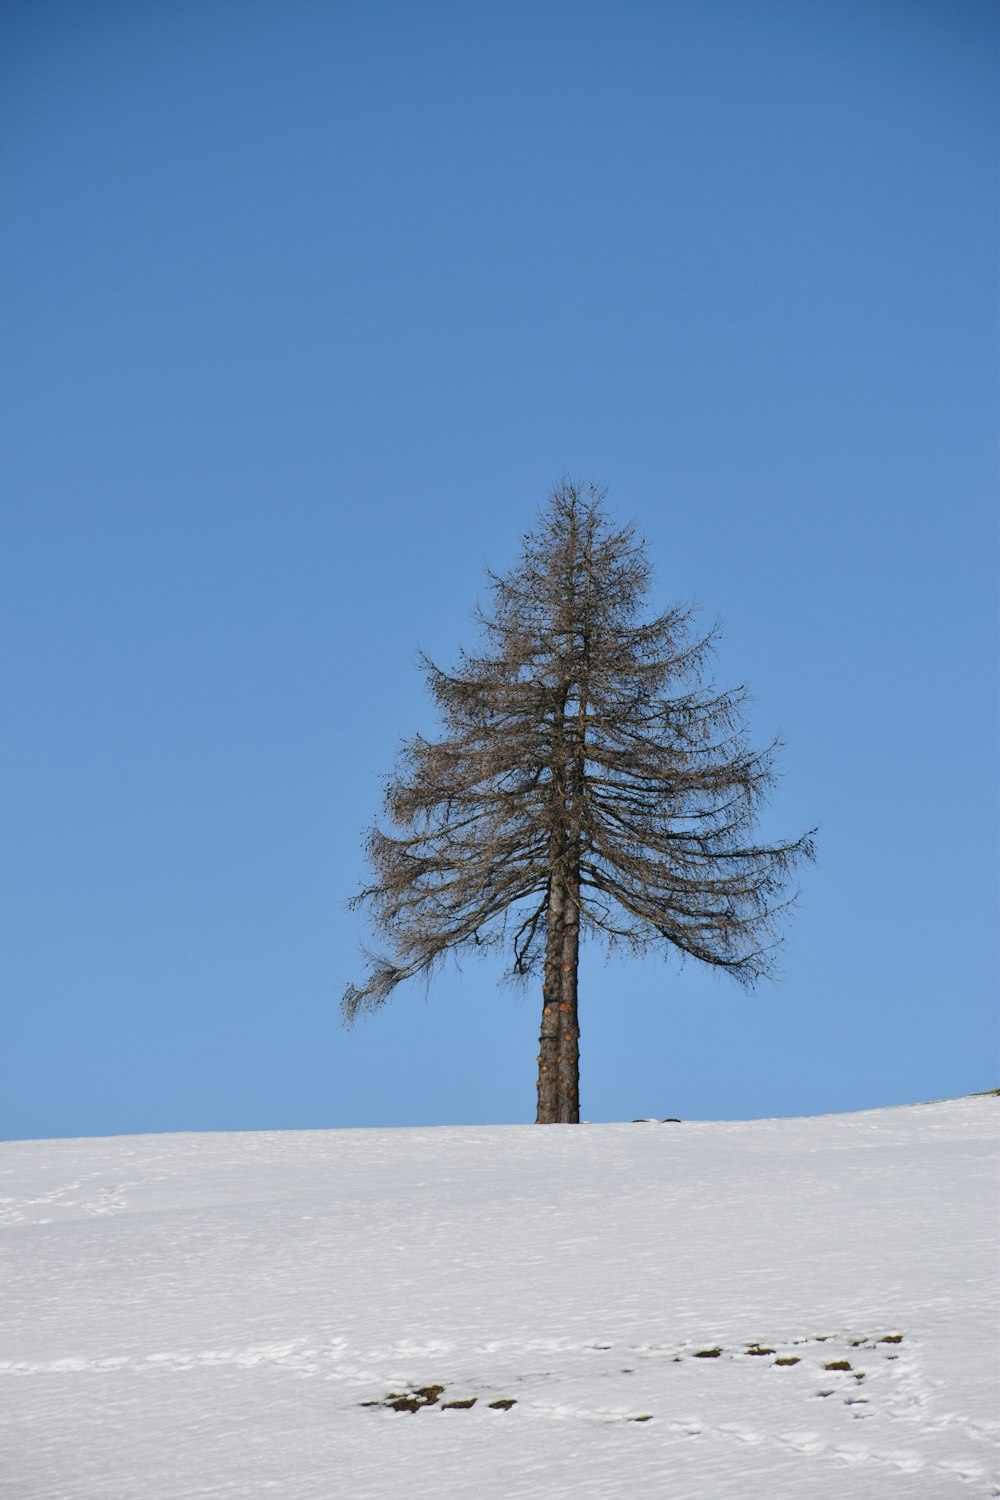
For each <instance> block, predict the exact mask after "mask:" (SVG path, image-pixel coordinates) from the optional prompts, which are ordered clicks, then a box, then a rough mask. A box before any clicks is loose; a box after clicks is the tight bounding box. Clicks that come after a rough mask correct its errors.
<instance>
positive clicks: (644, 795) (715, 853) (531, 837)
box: [343, 482, 812, 1124]
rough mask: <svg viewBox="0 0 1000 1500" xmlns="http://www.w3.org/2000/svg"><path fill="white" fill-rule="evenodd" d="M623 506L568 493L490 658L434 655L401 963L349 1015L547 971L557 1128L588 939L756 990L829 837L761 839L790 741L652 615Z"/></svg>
mask: <svg viewBox="0 0 1000 1500" xmlns="http://www.w3.org/2000/svg"><path fill="white" fill-rule="evenodd" d="M604 494H605V492H604V491H603V490H600V489H596V488H594V487H592V486H591V487H589V488H587V489H586V490H581V489H580V488H578V487H577V486H576V485H573V484H569V483H567V482H563V483H562V484H560V485H559V486H558V487H557V488H556V489H555V491H554V492H553V494H552V496H551V498H550V501H549V504H548V507H547V508H546V509H545V510H544V511H543V513H542V514H541V516H540V518H539V522H538V525H537V526H536V528H535V530H534V531H532V532H531V533H529V534H528V535H527V536H526V537H525V539H524V545H523V552H522V555H521V559H520V561H519V562H518V564H517V566H516V567H515V568H514V569H513V570H512V571H511V572H510V573H509V574H507V575H506V576H503V577H500V576H496V575H494V574H490V575H489V577H490V583H491V587H492V594H493V605H492V610H491V612H490V613H488V614H486V613H483V612H481V611H480V612H478V613H477V619H478V622H479V624H480V626H481V630H482V635H483V643H482V644H483V650H482V652H481V654H479V655H466V654H464V653H463V654H462V655H461V656H460V659H459V663H458V665H457V667H456V668H455V669H454V671H452V672H444V671H442V670H441V669H440V668H438V667H436V666H435V665H434V663H433V662H431V661H429V660H428V659H427V658H423V659H422V665H423V668H424V670H425V672H426V674H427V679H428V682H429V685H430V690H431V692H432V694H433V696H434V699H435V701H436V704H437V708H438V711H439V715H440V719H441V723H442V727H443V730H444V734H443V737H442V738H440V739H435V740H429V739H424V738H423V737H422V736H420V735H418V736H416V737H415V738H414V739H412V740H410V741H408V742H407V743H405V744H404V746H403V748H402V751H401V754H400V762H399V765H398V767H397V769H396V771H395V773H394V774H393V776H391V777H390V778H389V780H388V783H387V787H386V795H385V813H386V817H387V823H388V825H389V826H390V827H391V829H392V830H393V831H392V832H386V831H384V830H383V829H382V828H379V827H375V828H373V829H372V830H371V831H370V833H369V835H368V840H367V852H368V855H369V858H370V861H371V865H372V869H373V872H374V879H373V880H372V882H371V884H369V885H368V886H366V887H365V888H364V889H363V890H362V891H361V892H360V893H359V894H358V895H357V896H356V897H355V900H354V902H353V903H352V904H353V905H359V904H364V905H367V906H368V908H369V910H370V912H371V915H372V919H373V923H374V926H375V928H376V930H377V931H378V932H380V933H381V934H382V935H383V936H384V937H385V938H386V939H387V940H388V945H389V948H390V956H384V955H381V954H369V955H368V962H369V973H368V977H367V980H366V982H365V983H364V984H363V985H361V986H355V985H351V986H349V988H348V989H347V991H346V993H345V995H344V1002H343V1003H344V1012H345V1016H346V1017H347V1019H348V1021H352V1020H353V1019H354V1018H355V1016H356V1015H357V1014H358V1012H359V1011H362V1010H364V1009H368V1008H372V1009H374V1008H375V1007H377V1006H379V1005H381V1004H382V1002H383V1001H384V1000H385V999H386V997H387V996H388V995H389V993H390V992H391V991H392V990H393V989H394V988H395V987H396V985H397V984H399V983H400V982H401V981H402V980H404V979H408V978H410V977H412V976H413V975H417V974H422V973H429V971H430V970H431V969H432V968H433V967H434V965H435V964H436V963H437V962H438V961H439V960H441V959H442V958H443V957H444V956H445V955H446V954H447V953H449V952H451V951H456V950H460V949H464V948H468V947H473V946H475V947H480V948H488V947H491V946H497V947H503V948H506V949H507V951H508V952H509V956H510V969H509V972H510V974H511V975H512V976H526V975H530V974H534V973H537V972H538V971H541V974H542V1026H541V1050H540V1052H539V1056H538V1115H537V1119H538V1122H539V1123H540V1124H551V1123H555V1122H567V1123H572V1122H576V1121H578V1120H579V1118H580V1106H579V1097H580V1096H579V1038H580V1029H579V1021H578V1004H577V973H578V967H579V954H580V940H581V937H582V935H583V934H587V935H588V936H589V935H596V934H601V935H603V936H604V937H605V938H606V939H607V940H609V941H610V942H611V943H612V944H615V943H623V944H625V945H626V946H627V947H628V948H629V949H630V950H631V951H632V952H634V953H644V952H646V951H647V950H648V949H649V948H651V947H656V948H664V949H667V950H670V949H676V950H678V951H679V952H680V953H681V954H687V955H690V956H691V957H693V958H696V959H699V960H701V962H702V963H706V964H712V965H714V966H716V967H718V968H721V969H726V970H728V972H729V973H730V974H732V975H733V977H734V978H736V979H737V980H739V981H741V982H742V983H744V984H752V983H754V982H755V981H756V980H757V979H758V978H760V977H761V976H762V975H764V974H766V973H768V972H769V969H770V967H771V960H772V955H773V950H774V947H775V945H776V943H777V941H778V933H777V919H778V918H779V916H780V914H781V913H782V912H783V911H784V910H785V909H786V908H787V906H788V904H789V900H788V898H787V894H786V892H787V886H788V877H789V875H790V872H791V870H792V868H793V867H794V866H795V864H796V863H797V862H798V861H800V860H801V859H803V858H809V857H811V855H812V836H811V834H805V835H803V836H802V837H801V838H799V839H795V840H793V841H792V842H789V843H783V842H765V843H756V842H754V832H753V830H754V824H755V817H756V813H757V810H758V808H759V805H760V803H761V800H762V798H763V797H764V795H765V794H766V792H767V790H768V788H769V786H770V785H771V782H772V780H773V770H772V761H773V755H774V751H775V749H776V748H777V742H776V741H775V742H773V743H772V744H771V745H769V746H768V747H767V748H766V749H764V750H754V749H753V748H752V747H751V746H750V745H749V743H748V740H747V735H746V731H745V728H744V725H743V720H742V716H741V707H742V705H743V703H744V702H745V700H746V693H745V690H744V689H743V688H738V689H736V690H735V691H731V692H720V691H718V690H717V689H716V688H715V687H714V686H713V685H712V683H711V681H710V680H708V678H707V676H706V667H707V662H708V658H709V656H710V654H711V651H712V646H713V640H714V631H713V632H710V633H709V634H708V635H698V634H696V633H695V632H694V631H693V628H692V626H693V620H692V611H691V610H690V609H689V608H685V607H679V606H675V607H673V608H671V609H668V610H667V611H666V613H664V614H661V615H658V616H656V617H655V618H653V619H646V620H644V619H642V618H641V614H640V610H641V606H642V605H643V603H644V601H645V596H646V594H647V590H648V585H649V573H650V569H649V564H648V562H647V560H646V556H645V552H644V548H643V544H642V542H641V540H640V539H639V538H637V536H636V534H635V532H634V530H633V528H632V527H631V526H616V525H615V524H613V523H612V521H611V520H610V518H609V517H608V515H607V512H606V510H605V508H604Z"/></svg>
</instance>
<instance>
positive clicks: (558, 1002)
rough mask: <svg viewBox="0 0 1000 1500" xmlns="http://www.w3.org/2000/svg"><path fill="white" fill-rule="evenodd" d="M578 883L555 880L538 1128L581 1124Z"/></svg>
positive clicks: (544, 988) (547, 952)
mask: <svg viewBox="0 0 1000 1500" xmlns="http://www.w3.org/2000/svg"><path fill="white" fill-rule="evenodd" d="M573 884H574V883H573V882H572V881H571V880H570V881H564V880H562V879H554V880H553V881H552V885H551V888H550V893H549V910H548V936H547V940H546V949H545V977H544V979H543V980H542V1029H541V1034H540V1036H539V1053H538V1114H537V1115H536V1117H535V1123H536V1124H537V1125H578V1124H579V1122H580V1026H579V1020H578V1012H577V969H578V967H579V957H580V913H579V908H578V897H577V894H576V891H575V890H574V889H573Z"/></svg>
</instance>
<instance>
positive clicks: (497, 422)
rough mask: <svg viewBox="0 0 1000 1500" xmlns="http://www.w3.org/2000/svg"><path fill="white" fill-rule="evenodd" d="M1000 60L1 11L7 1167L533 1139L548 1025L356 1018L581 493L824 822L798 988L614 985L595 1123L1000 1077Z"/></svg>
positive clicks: (730, 18) (770, 1) (589, 1045)
mask: <svg viewBox="0 0 1000 1500" xmlns="http://www.w3.org/2000/svg"><path fill="white" fill-rule="evenodd" d="M997 15H998V12H997V9H996V7H995V6H994V5H993V4H992V3H980V0H864V3H862V0H857V3H854V0H824V3H819V0H789V3H781V0H759V3H746V0H735V3H726V0H676V3H670V0H663V3H658V4H653V3H640V0H633V3H611V0H601V3H587V0H576V3H572V4H564V3H557V0H553V3H544V0H543V3H532V4H527V3H511V0H503V3H500V0H496V3H484V4H464V3H454V4H444V3H433V0H428V3H414V4H409V3H407V4H404V3H397V4H392V3H379V0H364V3H361V0H355V3H339V4H338V3H327V4H310V3H304V0H290V3H282V4H278V3H276V0H275V3H266V4H265V3H260V4H255V3H252V0H240V3H226V0H220V3H218V4H211V5H199V4H194V3H182V0H176V3H168V0H145V3H143V4H140V5H136V4H124V3H123V4H110V3H101V0H94V3H88V4H86V5H79V4H70V3H55V0H24V3H16V0H10V3H7V4H6V5H4V6H3V8H2V10H0V214H2V219H3V227H2V234H0V261H2V266H0V346H2V349H3V359H2V367H3V368H2V387H3V388H2V392H0V397H2V418H0V461H2V469H0V490H2V493H0V510H2V522H0V630H2V642H3V647H2V665H0V703H2V730H0V755H2V772H0V796H2V813H0V819H2V821H0V902H2V914H0V943H2V954H0V985H2V989H3V997H2V1004H3V1027H2V1038H3V1044H2V1059H0V1075H2V1076H0V1134H2V1135H6V1136H15V1137H16V1136H49V1135H85V1134H97V1133H102V1134H107V1133H121V1132H133V1131H151V1130H154V1131H155V1130H187V1129H193V1130H204V1129H227V1130H228V1129H257V1128H285V1127H300V1126H317V1127H319V1126H351V1125H397V1124H398V1125H406V1124H448V1123H456V1122H467V1123H477V1122H503V1121H520V1120H529V1119H532V1118H533V1116H534V1082H535V1066H536V1064H535V1054H536V1051H537V1046H536V1041H537V1032H538V1020H539V1011H540V1004H541V1002H540V995H539V994H538V993H537V992H536V988H535V987H530V988H529V989H527V990H526V991H523V992H522V991H520V990H516V989H511V988H510V987H508V986H505V985H503V984H502V983H500V980H499V971H498V969H497V968H496V967H495V966H491V965H490V964H487V963H477V962H476V961H475V960H473V959H470V960H468V961H466V962H464V963H463V965H462V968H461V970H457V969H454V968H452V969H449V970H447V971H446V972H444V973H443V974H442V975H441V976H440V977H439V978H438V979H437V980H436V981H435V982H434V983H433V985H432V987H431V989H430V992H429V993H425V990H424V988H423V987H422V986H420V985H417V986H413V987H410V988H409V989H407V988H404V989H401V990H400V991H397V993H396V996H395V998H394V999H393V1000H392V1001H391V1003H390V1004H389V1006H388V1007H387V1008H386V1009H385V1010H384V1011H383V1012H382V1013H381V1014H380V1015H379V1016H377V1017H375V1018H373V1019H371V1020H368V1021H362V1022H361V1023H359V1025H358V1026H357V1028H356V1029H355V1030H354V1031H353V1032H347V1031H345V1030H344V1029H343V1028H342V1027H341V1024H340V1019H339V998H340V995H341V992H342V990H343V987H344V984H345V983H346V981H348V980H349V979H352V978H356V977H358V976H359V975H360V973H361V965H360V963H359V959H358V947H359V944H360V942H361V941H362V940H363V939H364V937H365V931H364V927H363V923H362V920H361V918H360V917H359V916H358V915H356V914H352V913H349V912H348V911H346V909H345V902H346V899H347V898H348V897H349V896H350V895H351V893H352V892H353V891H354V889H355V888H356V886H357V885H358V883H359V882H360V880H361V879H362V877H363V874H364V866H363V859H362V849H361V843H362V835H363V830H364V828H365V826H366V825H367V824H368V822H369V821H370V820H371V818H372V817H373V816H374V815H375V813H376V812H377V809H378V804H379V799H380V792H381V778H382V776H383V774H384V773H385V772H387V771H388V770H389V769H390V767H391V766H392V764H393V760H394V756H395V750H396V746H397V744H398V742H399V740H400V739H401V738H403V737H404V736H408V735H409V734H411V733H413V732H414V731H415V730H418V729H422V730H424V731H425V732H429V731H431V729H432V727H433V721H432V719H431V717H430V712H429V708H428V704H427V702H426V697H425V692H424V688H423V684H422V681H421V678H420V676H419V674H418V672H417V671H416V670H415V666H414V662H415V657H416V652H417V649H418V647H420V648H423V649H425V650H427V651H428V652H429V653H430V654H431V655H432V656H434V657H436V658H438V659H439V660H440V661H441V662H442V663H444V664H446V663H447V661H448V660H449V658H450V657H452V656H454V655H455V653H456V652H457V650H458V648H459V646H460V645H462V644H465V645H467V646H471V645H472V644H474V642H475V633H474V628H473V626H472V624H471V620H470V615H471V610H472V608H473V606H474V605H475V603H476V600H477V598H479V597H481V596H482V595H483V592H484V584H483V569H484V567H485V566H487V565H489V566H492V567H494V568H496V569H503V568H505V567H507V566H509V565H510V564H511V563H512V561H513V560H514V557H515V555H516V552H517V548H518V541H519V537H520V535H521V534H522V532H523V531H524V530H525V529H526V528H527V527H528V526H530V525H531V523H532V521H533V519H534V516H535V514H536V511H537V508H538V506H539V505H540V504H541V503H542V502H544V500H545V497H546V495H547V493H548V492H549V490H550V489H551V487H552V485H553V483H554V482H555V481H556V480H558V479H559V477H560V476H561V475H563V474H564V473H565V474H569V475H570V476H572V477H575V478H578V479H581V480H584V481H586V480H591V479H592V480H595V481H598V482H602V483H607V484H608V485H609V486H610V500H611V503H612V506H613V508H614V510H615V511H616V512H617V514H618V515H619V516H620V517H622V518H624V519H634V520H635V521H636V523H637V525H638V527H639V529H640V531H641V532H642V533H643V535H644V536H645V537H646V539H647V542H648V546H649V551H650V554H651V556H652V558H653V560H654V563H655V567H656V583H655V595H654V599H653V601H652V602H653V604H654V605H658V606H663V605H665V604H667V603H669V602H670V601H672V600H674V599H678V598H680V599H690V598H696V599H697V600H698V601H699V603H700V605H701V606H702V608H703V610H704V618H705V621H706V623H708V622H710V621H711V620H712V619H714V618H715V617H716V616H719V617H721V618H722V620H723V621H724V625H725V635H724V639H723V643H722V647H721V652H720V659H719V665H718V675H719V680H720V682H721V683H725V684H732V683H736V682H738V681H742V680H745V681H747V682H748V683H749V684H750V686H751V688H752V689H753V692H754V695H755V702H754V706H753V724H754V730H755V734H756V735H757V737H758V739H761V740H764V739H766V738H768V737H769V736H770V735H771V733H772V732H774V731H775V730H780V731H781V733H782V734H783V736H784V739H785V742H786V749H785V751H784V753H783V755H782V760H781V767H782V771H783V778H782V780H781V782H780V784H779V786H778V788H777V791H776V794H775V797H774V799H773V803H772V806H771V809H770V811H769V813H768V817H767V825H768V826H769V827H771V828H773V829H774V830H776V831H779V832H782V833H784V834H787V835H795V834H797V833H799V832H800V831H801V830H802V829H803V828H805V827H807V826H810V825H811V824H813V823H818V824H819V825H820V835H819V860H818V863H817V864H816V865H815V866H814V867H811V868H807V869H806V870H805V873H804V880H803V894H802V901H801V905H800V908H799V911H798V914H797V917H796V919H795V921H794V923H793V925H792V927H791V929H790V933H789V938H788V941H787V944H786V946H785V951H784V956H783V962H782V970H783V977H782V980H781V982H780V983H778V984H775V985H764V986H762V987H760V988H759V989H758V990H757V991H756V992H754V993H753V994H751V995H749V996H747V995H745V994H744V993H743V992H742V991H740V990H739V989H738V988H737V987H736V986H734V985H732V984H731V983H729V982H727V981H726V980H725V979H724V978H721V977H719V976H716V975H714V974H712V973H708V974H705V973H699V972H697V971H696V970H695V968H694V967H693V966H692V965H691V964H690V963H689V964H688V965H686V966H684V967H683V968H679V967H678V966H677V965H676V964H675V963H669V962H664V961H662V960H656V959H647V960H646V961H644V962H643V963H641V964H640V963H634V962H626V961H622V960H619V959H613V960H611V961H610V962H609V963H605V961H604V958H603V955H602V954H601V952H600V951H599V950H597V949H595V950H593V951H592V952H590V953H588V954H586V955H585V962H584V969H583V974H582V981H581V1023H582V1028H583V1035H582V1067H583V1075H582V1105H583V1114H584V1115H585V1117H587V1118H590V1119H594V1120H605V1119H621V1118H630V1117H632V1116H635V1115H680V1116H686V1117H706V1118H712V1117H716V1118H727V1117H729V1118H738V1117H744V1116H755V1115H783V1114H800V1113H818V1112H824V1111H832V1110H848V1109H857V1108H863V1107H868V1106H875V1105H882V1104H891V1103H901V1102H906V1101H915V1100H919V1099H926V1098H933V1097H942V1096H947V1095H954V1094H960V1093H965V1092H969V1091H972V1090H976V1089H985V1088H988V1087H991V1086H994V1085H995V1084H996V1083H997V1082H998V1081H1000V1079H998V1068H997V1062H998V1057H997V1019H996V1018H997V998H998V997H997V988H998V985H997V980H998V973H997V946H996V916H997V901H998V891H997V860H996V846H997V759H998V744H997V716H996V688H997V517H996V509H997V415H996V413H997V377H996V368H997V360H996V353H997V335H996V329H997V229H996V180H997V179H996V168H997V107H996V100H997V97H998V91H997V78H998V70H997V56H998V38H997Z"/></svg>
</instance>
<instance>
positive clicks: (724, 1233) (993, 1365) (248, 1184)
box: [0, 1098, 1000, 1500]
mask: <svg viewBox="0 0 1000 1500" xmlns="http://www.w3.org/2000/svg"><path fill="white" fill-rule="evenodd" d="M998 1106H1000V1100H998V1099H995V1098H975V1099H964V1100H957V1101H954V1102H949V1103H943V1104H934V1105H928V1106H920V1107H914V1108H909V1109H896V1110H881V1111H875V1112H872V1113H867V1114H858V1115H844V1116H828V1117H823V1118H816V1119H805V1120H777V1121H756V1122H753V1123H749V1124H731V1123H726V1124H704V1123H702V1124H690V1123H686V1124H681V1125H656V1124H643V1125H639V1124H624V1125H598V1126H581V1127H578V1128H574V1127H558V1126H553V1127H548V1128H545V1129H539V1128H537V1127H533V1126H526V1127H503V1128H493V1129H482V1128H476V1129H471V1128H470V1129H438V1130H385V1131H380V1130H358V1131H349V1130H348V1131H328V1132H302V1133H299V1132H294V1133H293V1132H289V1133H274V1134H246V1135H176V1136H139V1137H122V1138H111V1139H98V1140H72V1141H48V1142H37V1141H36V1142H13V1143H7V1144H3V1145H0V1249H2V1255H3V1263H2V1266H0V1275H2V1283H0V1285H2V1296H3V1304H4V1306H3V1317H2V1330H0V1495H2V1496H3V1497H4V1500H63V1497H65V1500H182V1497H186V1496H212V1497H226V1500H229V1497H232V1500H237V1497H238V1500H255V1497H263V1496H268V1497H279V1500H313V1497H315V1500H339V1497H343V1500H373V1497H379V1500H382V1497H393V1496H397V1495H405V1496H406V1497H407V1500H442V1497H449V1500H450V1497H455V1500H458V1497H462V1500H465V1497H470V1500H471V1497H476V1500H484V1497H485V1500H512V1497H528V1496H532V1497H534V1496H538V1497H546V1500H549V1497H566V1500H569V1497H574V1500H582V1497H591V1496H593V1497H598V1496H599V1497H613V1496H622V1497H626V1496H627V1497H629V1500H634V1497H640V1496H642V1497H646V1496H648V1497H661V1496H662V1497H664V1500H716V1497H727V1496H739V1497H749V1500H765V1497H766V1500H826V1497H829V1500H833V1497H837V1500H844V1497H855V1496H857V1497H868V1496H871V1497H875V1496H879V1497H884V1496H891V1497H895V1496H899V1497H921V1500H947V1497H951V1496H956V1497H957V1496H963V1497H969V1500H973V1497H985V1496H996V1495H998V1494H1000V1484H998V1483H997V1481H996V1477H995V1470H996V1465H995V1459H996V1442H997V1436H998V1431H1000V1420H998V1418H1000V1380H998V1367H997V1329H998V1319H997V1311H998V1306H997V1302H998V1296H997V1293H998V1287H997V1255H996V1230H997V1213H996V1210H997V1197H998V1193H997V1170H996V1156H997V1153H996V1138H997V1121H998V1117H1000V1108H998ZM713 1351H718V1352H713ZM765 1351H767V1352H765ZM841 1365H843V1366H849V1368H828V1367H829V1366H834V1367H836V1366H841ZM435 1386H440V1387H442V1390H441V1391H440V1392H435V1391H434V1390H433V1389H430V1390H429V1391H428V1396H427V1397H419V1396H417V1397H412V1398H411V1404H417V1403H419V1402H420V1401H422V1400H424V1399H428V1400H429V1401H430V1404H428V1405H426V1406H424V1407H422V1408H421V1409H418V1410H416V1411H414V1412H409V1411H406V1410H402V1411H395V1410H392V1409H391V1407H387V1406H386V1405H384V1404H383V1403H384V1402H385V1401H386V1399H387V1398H389V1397H390V1396H393V1395H394V1396H397V1397H399V1396H406V1395H407V1393H412V1392H414V1391H415V1390H417V1389H419V1388H425V1389H426V1388H433V1387H435ZM435 1396H436V1399H433V1400H431V1398H433V1397H435ZM473 1398H474V1399H475V1405H472V1406H459V1407H455V1406H448V1405H446V1403H449V1402H453V1401H464V1402H468V1401H470V1400H472V1399H473ZM497 1401H504V1402H511V1401H513V1402H514V1403H515V1404H513V1405H509V1406H506V1407H497V1406H493V1405H491V1403H494V1402H497ZM366 1403H377V1404H366Z"/></svg>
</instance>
